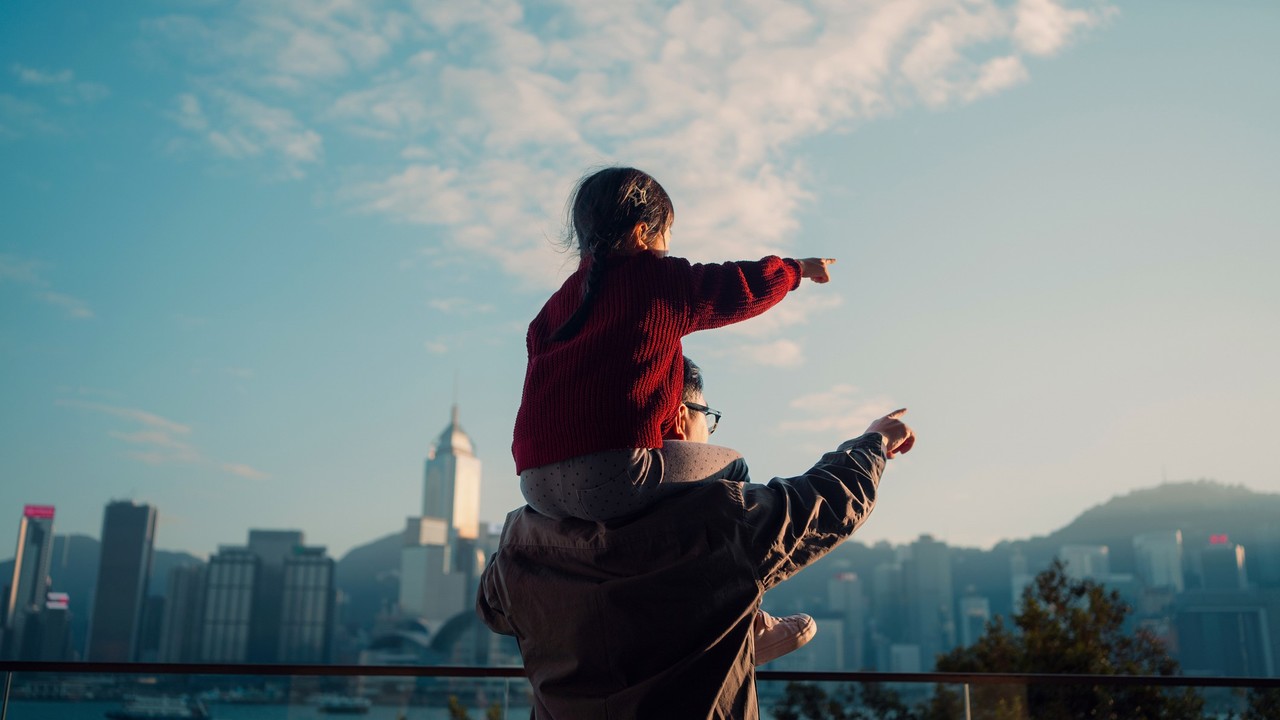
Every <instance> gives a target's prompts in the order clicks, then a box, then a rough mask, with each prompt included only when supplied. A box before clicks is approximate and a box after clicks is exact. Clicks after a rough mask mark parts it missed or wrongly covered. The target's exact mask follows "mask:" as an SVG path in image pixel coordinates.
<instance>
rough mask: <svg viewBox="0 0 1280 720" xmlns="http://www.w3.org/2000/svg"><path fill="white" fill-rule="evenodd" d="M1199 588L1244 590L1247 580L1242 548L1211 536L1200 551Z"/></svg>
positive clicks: (1221, 536) (1222, 538)
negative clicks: (1206, 544)
mask: <svg viewBox="0 0 1280 720" xmlns="http://www.w3.org/2000/svg"><path fill="white" fill-rule="evenodd" d="M1200 586H1201V587H1202V588H1204V589H1205V590H1244V589H1245V588H1247V587H1248V586H1249V578H1248V575H1247V574H1246V572H1245V566H1244V546H1243V545H1237V544H1235V543H1233V542H1231V541H1230V540H1228V539H1227V536H1226V535H1213V536H1210V538H1209V546H1208V547H1206V548H1204V549H1202V550H1201V551H1200Z"/></svg>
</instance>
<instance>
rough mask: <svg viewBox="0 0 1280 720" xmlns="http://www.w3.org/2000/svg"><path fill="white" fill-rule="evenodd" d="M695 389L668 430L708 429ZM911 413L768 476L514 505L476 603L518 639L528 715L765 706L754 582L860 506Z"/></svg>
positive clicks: (760, 586) (697, 436)
mask: <svg viewBox="0 0 1280 720" xmlns="http://www.w3.org/2000/svg"><path fill="white" fill-rule="evenodd" d="M685 362H686V370H687V371H686V378H689V377H690V375H691V374H692V375H693V376H694V377H695V379H698V378H700V374H699V373H697V372H692V373H691V372H689V371H688V368H693V369H694V370H696V366H694V365H693V364H692V363H691V362H690V361H689V360H688V359H687V358H686V360H685ZM693 390H694V392H691V393H687V394H686V397H685V401H684V403H683V404H682V405H681V407H680V409H679V416H678V417H677V420H676V428H675V429H674V430H672V434H673V435H674V436H675V437H677V438H679V439H687V440H699V441H702V442H705V441H706V437H707V435H709V434H710V429H711V428H710V427H709V426H708V425H707V417H708V415H709V414H710V412H709V408H707V406H706V404H705V402H704V401H705V398H704V397H703V396H702V392H701V388H698V387H695V388H693ZM691 397H692V398H694V399H690V398H691ZM903 412H905V411H904V410H899V411H897V412H894V413H891V414H890V415H888V416H886V417H883V418H880V419H879V420H876V421H875V422H873V423H872V424H871V426H870V427H869V428H868V429H867V433H866V434H864V435H862V436H861V437H858V438H855V439H853V440H849V441H847V442H845V443H843V444H842V445H840V447H839V448H837V449H836V450H835V451H833V452H830V453H827V454H826V455H824V456H823V457H822V458H821V459H820V460H819V461H818V463H817V464H816V465H814V466H813V467H812V468H810V469H809V470H808V471H807V472H805V473H804V474H803V475H800V476H798V477H794V478H790V479H786V480H781V479H774V480H772V481H771V482H769V484H768V485H756V484H750V483H748V484H743V483H737V482H731V481H714V482H706V483H693V484H690V485H689V487H688V488H686V489H681V490H680V491H676V492H672V493H671V494H670V495H669V496H668V497H666V498H664V499H663V500H662V501H661V502H658V503H655V504H653V505H652V506H650V507H649V508H647V509H645V510H644V511H642V512H641V513H639V514H637V515H635V516H632V517H629V518H626V519H624V520H620V521H615V522H610V523H592V522H587V521H582V520H575V519H568V520H563V521H555V520H551V519H550V518H547V517H544V516H541V515H539V514H538V513H536V512H534V511H532V510H530V509H529V508H527V507H525V508H520V509H518V510H516V511H514V512H512V513H511V514H510V515H508V516H507V522H506V526H505V527H504V528H503V532H502V540H501V542H500V545H499V548H498V552H497V553H495V554H494V557H493V559H492V561H491V562H490V563H489V565H488V567H486V568H485V571H484V575H483V576H482V578H481V582H480V592H479V594H478V597H477V599H476V609H477V612H478V613H479V614H480V617H481V619H483V620H484V622H485V624H486V625H488V626H489V627H490V628H491V629H492V630H493V631H494V632H498V633H502V634H506V635H515V637H516V639H517V640H518V641H519V644H520V652H521V655H522V656H523V658H524V663H525V669H526V671H527V673H528V675H529V680H530V683H531V684H532V685H533V693H534V712H533V715H534V717H535V718H540V719H547V718H572V719H574V720H577V719H579V718H678V719H683V718H744V719H747V720H754V719H755V718H758V717H759V711H758V708H757V701H756V694H755V662H754V661H755V651H756V648H755V640H756V635H757V632H758V631H759V628H757V627H755V621H754V618H755V616H756V611H757V610H758V609H759V606H760V597H761V595H762V594H763V593H764V591H765V590H768V589H769V588H771V587H773V586H775V585H777V584H778V583H780V582H782V581H783V580H785V579H787V578H788V577H790V576H791V575H794V574H795V573H796V572H797V571H799V570H800V569H801V568H803V567H805V566H807V565H810V564H811V563H813V562H814V561H816V560H817V559H818V558H820V557H822V556H823V555H825V554H826V553H827V552H829V551H830V550H831V549H832V548H834V547H835V546H837V545H838V544H840V543H841V542H843V541H844V540H845V539H847V538H848V537H849V536H850V535H852V534H853V532H854V531H855V530H856V529H857V528H858V527H859V526H860V525H861V524H862V523H863V522H864V521H865V520H866V518H867V515H868V514H869V513H870V512H871V508H872V506H873V505H874V504H875V494H876V487H877V485H878V483H879V479H880V473H881V472H882V471H883V469H884V464H885V460H886V458H892V457H894V456H895V455H897V454H899V453H903V452H907V451H908V450H910V449H911V447H912V445H913V444H914V442H915V435H914V433H913V432H912V431H911V429H910V428H908V427H907V426H906V425H905V424H904V423H903V422H902V421H901V420H900V419H899V418H900V417H901V415H902V413H903Z"/></svg>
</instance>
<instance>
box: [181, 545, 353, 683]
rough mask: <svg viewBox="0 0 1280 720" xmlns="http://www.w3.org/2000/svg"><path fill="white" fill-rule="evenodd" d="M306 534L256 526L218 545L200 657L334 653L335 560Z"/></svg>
mask: <svg viewBox="0 0 1280 720" xmlns="http://www.w3.org/2000/svg"><path fill="white" fill-rule="evenodd" d="M303 540H304V538H303V535H302V533H301V532H299V531H297V530H250V531H249V544H248V545H247V546H241V547H236V546H222V547H220V548H219V549H218V554H217V555H214V556H213V558H211V559H210V560H209V566H208V568H207V569H206V571H205V581H204V604H203V617H202V618H201V619H200V626H201V633H200V638H199V657H200V658H201V660H203V661H204V662H233V663H234V662H241V663H243V662H248V663H274V662H328V661H329V657H330V652H331V646H332V638H333V628H334V625H335V605H336V594H337V590H336V586H335V584H334V563H333V560H332V559H331V558H329V557H328V556H327V555H326V553H325V549H324V548H322V547H307V546H306V545H304V544H303ZM169 640H170V642H171V641H172V634H171V635H170V638H169Z"/></svg>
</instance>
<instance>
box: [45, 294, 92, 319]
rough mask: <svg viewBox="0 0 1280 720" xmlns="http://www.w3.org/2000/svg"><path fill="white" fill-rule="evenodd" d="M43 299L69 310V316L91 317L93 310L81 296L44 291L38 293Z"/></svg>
mask: <svg viewBox="0 0 1280 720" xmlns="http://www.w3.org/2000/svg"><path fill="white" fill-rule="evenodd" d="M37 297H39V298H40V299H41V300H43V301H45V302H46V303H49V304H50V305H55V306H57V307H60V308H62V309H63V310H65V311H66V312H67V316H68V317H73V318H91V317H93V310H92V309H90V308H89V304H88V303H86V302H85V301H83V300H81V299H80V298H75V297H71V296H70V295H65V294H63V293H57V292H42V293H39V294H38V295H37Z"/></svg>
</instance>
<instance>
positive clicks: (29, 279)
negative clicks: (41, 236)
mask: <svg viewBox="0 0 1280 720" xmlns="http://www.w3.org/2000/svg"><path fill="white" fill-rule="evenodd" d="M42 267H43V265H42V263H40V262H39V261H36V260H30V259H26V258H20V257H18V256H16V255H8V254H4V253H0V282H11V283H14V284H17V285H22V286H25V287H27V288H28V291H29V292H30V293H31V296H32V297H34V298H35V299H37V300H39V301H40V302H42V303H45V304H46V305H52V306H54V307H58V308H61V309H62V310H64V311H65V312H66V313H67V316H68V317H71V318H76V319H87V318H91V317H93V309H92V308H90V307H89V304H88V303H86V302H85V301H84V300H81V299H80V298H77V297H72V296H71V295H67V294H66V293H61V292H57V291H55V290H54V289H53V288H52V286H51V284H50V283H49V281H48V280H45V278H44V277H43V275H42V273H41V269H42Z"/></svg>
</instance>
